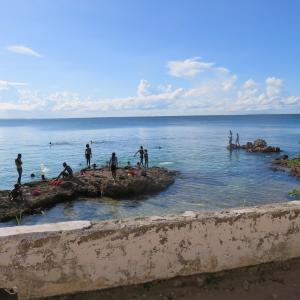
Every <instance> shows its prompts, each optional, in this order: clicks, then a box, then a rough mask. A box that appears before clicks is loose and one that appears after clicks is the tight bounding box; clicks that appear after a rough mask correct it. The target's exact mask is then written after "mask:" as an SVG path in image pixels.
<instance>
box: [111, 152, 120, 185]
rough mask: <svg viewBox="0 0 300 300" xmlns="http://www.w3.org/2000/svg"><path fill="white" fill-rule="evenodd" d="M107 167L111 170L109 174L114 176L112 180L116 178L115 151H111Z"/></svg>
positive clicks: (116, 162)
mask: <svg viewBox="0 0 300 300" xmlns="http://www.w3.org/2000/svg"><path fill="white" fill-rule="evenodd" d="M109 167H110V170H111V175H112V177H113V178H114V180H116V178H117V168H118V158H117V156H116V153H115V152H113V153H112V154H111V158H110V160H109Z"/></svg>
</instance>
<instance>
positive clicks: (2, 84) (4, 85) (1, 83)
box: [0, 80, 27, 90]
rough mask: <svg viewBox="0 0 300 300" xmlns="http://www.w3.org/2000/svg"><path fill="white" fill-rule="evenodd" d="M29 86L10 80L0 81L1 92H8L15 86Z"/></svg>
mask: <svg viewBox="0 0 300 300" xmlns="http://www.w3.org/2000/svg"><path fill="white" fill-rule="evenodd" d="M24 85H27V83H24V82H12V81H8V80H0V90H7V89H9V88H11V87H14V86H24Z"/></svg>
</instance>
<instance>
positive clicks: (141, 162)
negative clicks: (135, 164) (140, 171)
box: [134, 146, 144, 166]
mask: <svg viewBox="0 0 300 300" xmlns="http://www.w3.org/2000/svg"><path fill="white" fill-rule="evenodd" d="M138 153H139V154H140V164H141V165H142V166H144V148H143V146H141V147H140V149H139V150H138V151H136V152H135V154H134V157H135V156H136V155H137V154H138Z"/></svg>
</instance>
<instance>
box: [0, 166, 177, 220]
mask: <svg viewBox="0 0 300 300" xmlns="http://www.w3.org/2000/svg"><path fill="white" fill-rule="evenodd" d="M129 172H130V171H129V170H127V169H125V168H119V169H118V170H117V179H116V181H115V180H114V179H113V178H112V176H111V172H110V171H109V169H108V168H101V169H96V170H93V169H90V170H85V172H84V173H76V174H75V176H74V178H72V179H64V180H63V181H62V183H61V184H60V185H59V186H54V185H52V184H51V181H38V182H32V183H27V184H24V185H23V186H22V192H23V196H24V201H20V200H15V201H13V200H10V199H9V197H8V194H9V191H0V221H5V220H9V219H14V218H15V217H16V216H17V217H19V216H20V214H21V215H23V214H34V213H39V212H40V211H41V210H44V209H47V208H50V207H53V206H54V205H55V204H57V203H60V202H65V201H73V200H76V199H78V198H80V197H84V198H92V197H98V198H100V197H103V196H106V197H110V198H114V199H124V198H138V197H142V196H146V195H151V194H155V193H158V192H161V191H163V190H165V189H166V188H167V187H168V186H170V185H171V184H172V183H174V181H175V177H176V175H177V174H178V172H176V171H171V170H168V169H165V168H158V167H152V168H149V169H146V170H145V171H142V170H134V172H135V176H131V174H130V173H129ZM142 172H144V175H145V176H142ZM37 189H38V193H39V195H36V196H35V195H34V191H36V190H37Z"/></svg>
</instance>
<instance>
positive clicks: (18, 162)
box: [15, 153, 23, 184]
mask: <svg viewBox="0 0 300 300" xmlns="http://www.w3.org/2000/svg"><path fill="white" fill-rule="evenodd" d="M15 164H16V168H17V172H18V181H17V182H18V184H21V179H22V172H23V167H22V165H23V162H22V154H21V153H19V154H18V156H17V158H16V159H15Z"/></svg>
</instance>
